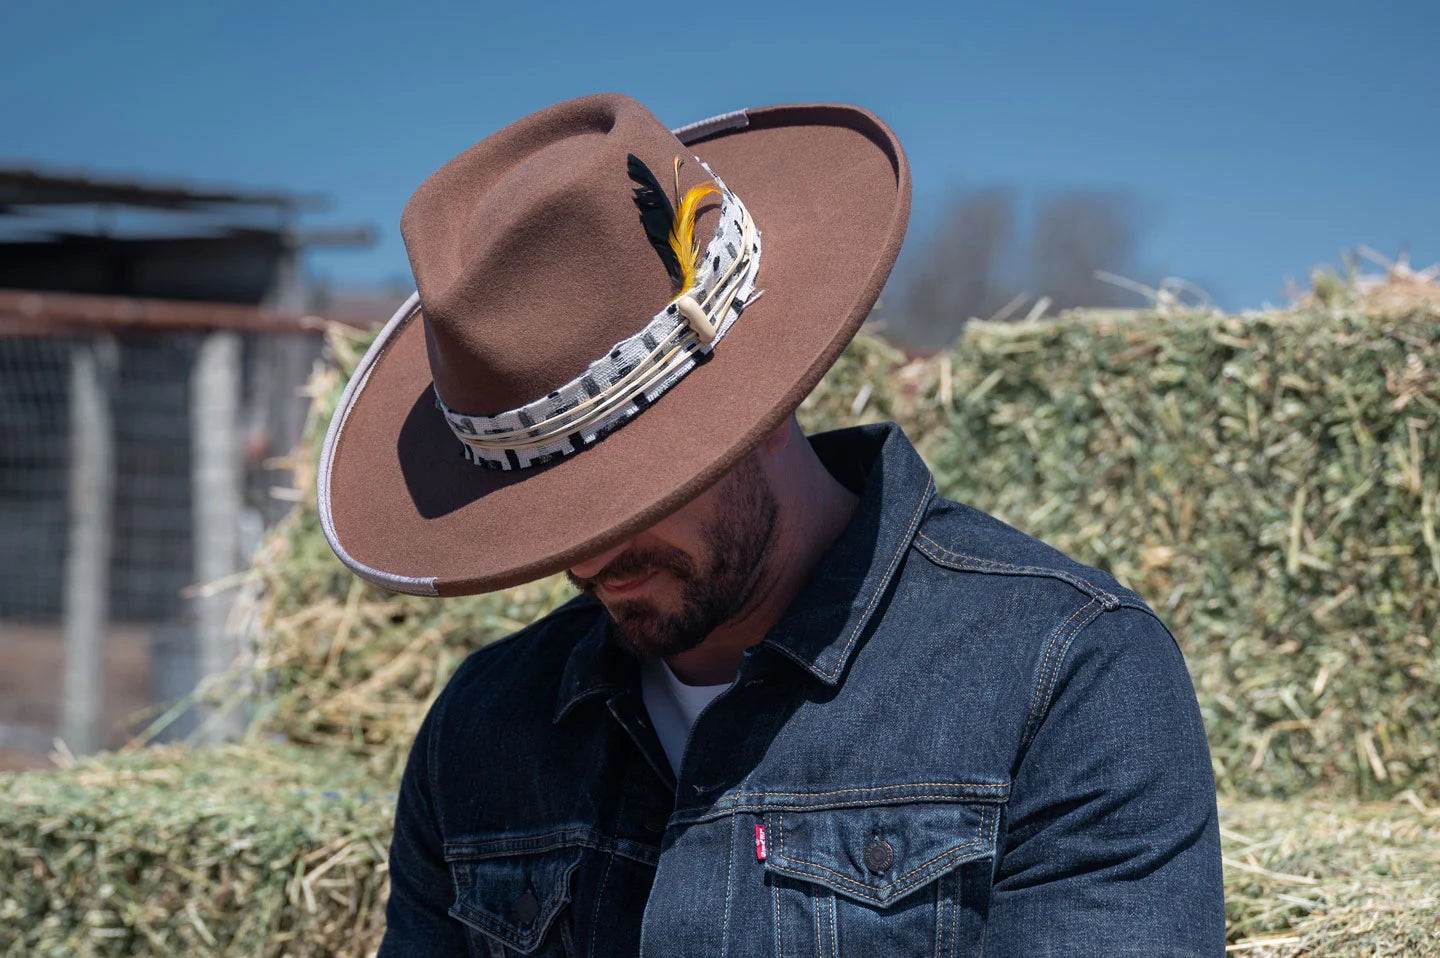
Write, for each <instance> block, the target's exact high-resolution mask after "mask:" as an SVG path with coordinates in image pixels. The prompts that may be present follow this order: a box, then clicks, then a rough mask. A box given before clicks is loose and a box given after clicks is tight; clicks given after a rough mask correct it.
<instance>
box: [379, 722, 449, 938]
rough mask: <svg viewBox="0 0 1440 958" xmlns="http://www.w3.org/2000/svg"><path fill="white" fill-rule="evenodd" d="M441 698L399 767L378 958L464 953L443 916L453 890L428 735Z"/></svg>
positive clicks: (431, 740) (446, 915)
mask: <svg viewBox="0 0 1440 958" xmlns="http://www.w3.org/2000/svg"><path fill="white" fill-rule="evenodd" d="M445 701H446V696H445V695H444V694H442V695H441V696H440V697H439V698H438V699H437V700H436V702H435V704H434V705H433V706H432V707H431V709H430V712H429V714H427V715H426V716H425V721H424V722H422V723H421V725H420V731H419V732H418V733H417V734H416V736H415V742H414V744H413V745H411V747H410V756H409V758H408V759H407V761H406V763H405V773H404V776H403V777H402V778H401V780H400V797H399V801H398V802H397V804H396V808H395V834H394V837H393V838H392V839H391V842H390V900H389V902H388V903H387V904H386V906H385V937H384V939H383V940H382V941H381V943H380V951H379V955H378V958H409V956H412V955H415V956H420V955H427V956H428V955H464V954H466V953H467V948H468V946H467V944H466V937H467V936H466V931H465V927H464V926H463V925H462V924H461V923H460V922H458V921H456V920H455V919H454V918H451V917H450V916H449V910H450V906H451V905H452V904H453V903H454V897H455V895H454V886H453V884H452V882H451V878H450V870H449V868H448V866H446V864H445V858H444V854H443V851H442V839H441V837H440V836H441V831H440V822H439V820H438V818H437V817H436V812H435V802H434V789H435V785H436V783H435V777H434V775H433V774H432V769H433V767H434V751H435V749H434V737H435V735H436V732H435V727H436V726H437V725H439V724H440V720H441V717H442V716H443V711H444V704H443V703H444V702H445Z"/></svg>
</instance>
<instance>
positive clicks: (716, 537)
mask: <svg viewBox="0 0 1440 958" xmlns="http://www.w3.org/2000/svg"><path fill="white" fill-rule="evenodd" d="M721 482H722V483H724V484H725V485H724V488H723V491H722V493H721V495H720V497H719V509H718V511H717V513H716V515H715V516H714V517H713V518H712V519H711V520H710V521H709V522H708V523H707V524H706V525H705V526H704V527H703V531H704V539H703V541H704V542H705V544H706V545H707V546H708V547H709V550H710V565H709V568H706V569H700V568H698V567H697V566H696V564H695V561H694V560H693V559H692V558H691V557H690V556H689V555H687V554H686V553H684V552H681V551H680V550H679V549H672V548H665V547H658V548H648V549H646V548H636V549H631V550H630V551H629V552H626V553H624V554H622V555H621V556H619V557H618V558H616V559H615V561H614V562H611V563H610V564H609V565H608V566H606V567H605V568H604V569H603V570H602V574H601V575H599V576H596V577H595V578H591V579H581V578H579V577H577V576H575V575H574V574H572V573H570V572H566V573H565V575H566V577H567V578H568V579H569V580H570V584H571V585H573V586H575V588H577V589H579V590H580V591H581V592H584V593H585V594H586V595H589V596H592V597H593V596H595V594H596V581H597V579H599V580H611V581H616V582H624V581H627V580H633V579H637V578H639V577H641V576H643V575H646V574H648V573H650V572H655V571H663V572H668V573H669V574H670V575H671V576H672V577H674V579H675V580H676V581H677V582H678V583H679V585H680V589H679V604H678V607H676V608H673V609H672V608H668V607H665V608H662V607H661V606H660V605H657V604H656V603H653V602H651V601H649V600H647V599H621V600H619V601H617V602H614V603H611V604H609V605H607V606H606V608H607V610H608V611H609V613H610V618H611V619H612V620H613V621H614V623H615V634H616V638H617V639H618V640H619V641H620V644H621V645H623V646H624V647H625V648H627V649H629V650H630V651H631V652H632V653H633V654H635V655H636V656H638V657H640V658H642V659H649V658H664V657H666V656H670V655H676V654H678V653H680V652H685V651H688V650H690V649H693V648H695V647H696V646H697V645H699V644H700V643H701V642H703V641H704V640H705V637H706V636H708V635H709V634H710V633H711V632H713V631H715V629H716V628H718V627H719V626H721V625H723V624H724V623H725V622H726V621H728V620H729V619H730V618H732V617H733V616H734V615H735V614H736V613H737V612H739V611H740V609H741V608H742V607H743V606H744V604H745V602H746V600H748V599H749V598H750V595H751V593H752V592H753V591H754V589H755V583H756V582H757V581H759V578H760V575H761V573H762V571H763V570H764V568H765V566H766V560H767V559H768V558H769V555H770V549H771V545H772V542H771V540H772V538H773V536H774V533H775V523H776V518H777V516H778V514H779V505H778V503H777V502H776V501H775V495H774V493H772V492H771V491H770V486H769V485H768V484H767V483H766V481H765V475H764V473H763V472H762V471H761V468H760V465H759V464H758V463H757V462H756V461H755V460H754V458H753V456H747V457H746V458H744V459H743V460H741V462H740V463H739V464H738V465H736V467H735V468H734V469H732V470H731V471H730V472H729V473H727V474H726V475H725V477H724V478H723V479H722V480H721Z"/></svg>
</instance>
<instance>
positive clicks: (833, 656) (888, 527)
mask: <svg viewBox="0 0 1440 958" xmlns="http://www.w3.org/2000/svg"><path fill="white" fill-rule="evenodd" d="M809 440H810V445H811V446H812V447H813V448H814V450H815V454H816V455H817V456H818V457H819V458H820V461H821V463H823V464H824V466H825V468H826V469H828V470H829V471H830V474H831V475H833V476H834V477H835V478H836V479H838V480H839V481H840V482H841V483H842V484H843V485H845V486H846V487H847V488H848V489H850V490H851V491H852V492H855V493H857V494H858V495H859V497H860V501H859V502H858V503H856V506H855V511H854V513H853V514H852V515H851V517H850V522H849V523H848V524H847V525H846V527H845V529H844V531H843V532H841V533H840V536H839V537H838V538H837V539H836V540H835V542H834V544H832V545H831V547H830V549H829V550H828V551H827V552H826V553H825V555H824V556H823V557H822V558H821V560H820V562H819V564H818V565H816V567H815V571H814V573H813V574H812V575H811V577H810V581H809V583H808V584H807V585H806V586H805V588H804V589H802V590H801V592H800V594H799V595H798V596H796V598H795V601H794V602H792V603H791V604H790V607H789V608H788V609H786V610H785V614H784V615H783V616H781V617H780V621H778V622H776V623H775V625H774V626H773V627H772V628H771V629H770V631H769V633H768V634H767V635H766V636H765V638H764V639H763V640H762V641H761V643H760V645H761V646H765V647H768V648H771V649H774V650H775V651H776V652H778V653H780V654H781V655H783V656H785V657H786V658H788V659H790V660H791V661H793V662H795V663H796V664H797V665H799V666H800V667H802V668H804V669H805V670H806V671H808V672H809V673H810V674H811V675H813V676H815V677H816V678H817V679H819V680H820V681H822V682H824V683H825V684H827V685H835V684H837V683H838V682H839V681H840V676H841V675H842V674H843V673H844V670H845V665H846V663H847V662H849V660H850V656H851V654H852V653H853V652H854V650H855V648H856V646H857V645H858V644H859V639H860V636H861V635H862V634H863V633H864V631H865V627H866V625H867V624H869V622H870V621H871V619H872V618H873V617H874V614H875V612H876V611H877V609H879V608H880V606H881V598H882V596H883V595H884V594H885V591H886V589H887V587H888V586H889V585H890V582H891V580H892V579H893V578H894V576H895V572H896V570H897V569H898V568H899V567H900V560H901V559H902V558H903V557H904V555H905V552H906V550H907V549H909V547H910V543H911V542H912V541H913V539H914V538H915V530H916V529H917V528H918V527H919V525H920V520H921V518H922V517H923V516H924V514H925V511H926V507H927V506H928V505H929V503H930V500H931V498H932V496H933V495H934V492H935V484H934V479H933V477H932V476H931V475H930V470H929V468H927V467H926V465H925V463H924V461H923V460H922V459H921V458H920V455H919V453H917V452H916V451H915V447H914V446H912V445H911V444H910V440H909V439H908V438H907V437H906V436H905V433H904V431H902V430H901V428H900V427H899V426H898V425H896V424H895V423H892V422H885V423H875V424H872V425H866V426H854V427H851V428H848V429H836V430H834V431H831V432H825V433H819V434H817V435H814V436H810V437H809ZM587 601H594V600H587ZM595 605H596V607H597V614H596V616H595V621H594V623H593V624H592V625H591V627H590V629H589V630H588V631H587V632H586V634H585V635H584V636H582V637H581V639H580V641H579V642H578V643H577V644H576V646H575V649H574V651H573V652H572V653H571V655H570V659H569V661H568V662H567V663H566V666H565V672H564V675H563V676H562V678H561V681H560V693H559V698H558V701H557V702H556V709H555V721H557V722H558V721H560V720H561V719H562V718H564V716H565V715H566V714H567V713H568V712H569V711H570V709H571V708H572V707H573V706H574V705H575V704H576V703H578V702H579V701H580V700H582V699H585V698H589V697H590V696H592V695H599V694H602V693H606V692H616V691H620V690H624V689H627V688H632V687H634V686H635V684H636V682H637V676H638V674H639V673H638V668H637V665H636V662H635V660H634V658H633V657H632V656H630V655H629V654H628V653H626V652H624V651H623V650H621V649H620V648H619V647H618V646H617V645H616V644H615V643H614V642H613V641H610V639H609V632H610V617H609V615H607V614H606V613H605V611H604V607H603V606H601V605H600V603H599V602H595Z"/></svg>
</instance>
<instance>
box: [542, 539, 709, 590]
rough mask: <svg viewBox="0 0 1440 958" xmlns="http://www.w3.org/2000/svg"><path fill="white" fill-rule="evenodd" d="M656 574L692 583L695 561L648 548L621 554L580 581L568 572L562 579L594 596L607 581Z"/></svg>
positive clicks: (665, 551)
mask: <svg viewBox="0 0 1440 958" xmlns="http://www.w3.org/2000/svg"><path fill="white" fill-rule="evenodd" d="M657 571H664V572H669V573H670V574H671V575H673V576H675V578H677V579H679V580H680V581H681V582H688V581H691V580H693V579H695V578H696V577H697V575H698V571H697V570H696V568H695V563H694V561H693V560H692V559H691V558H690V557H689V556H688V555H686V554H685V553H683V552H681V551H680V550H679V549H658V548H650V549H632V550H630V551H628V552H623V553H621V554H620V555H618V556H616V557H615V559H614V561H613V562H611V563H610V564H609V565H607V566H606V567H605V568H603V569H601V570H600V571H599V572H597V573H595V574H594V575H593V576H590V577H588V578H581V577H580V576H578V575H575V574H574V573H573V572H570V571H569V570H568V569H567V570H566V572H565V578H567V579H569V580H570V584H571V585H573V586H574V587H575V588H576V589H579V590H580V591H581V592H583V593H585V594H586V595H591V596H593V595H594V594H595V590H596V589H597V588H598V587H599V586H601V585H603V584H605V583H607V582H626V581H629V580H631V579H638V578H640V577H641V576H643V575H649V574H650V573H651V572H657Z"/></svg>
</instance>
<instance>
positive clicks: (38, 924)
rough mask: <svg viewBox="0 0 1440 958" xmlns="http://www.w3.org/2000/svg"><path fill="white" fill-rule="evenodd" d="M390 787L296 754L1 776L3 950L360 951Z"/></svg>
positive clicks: (365, 942)
mask: <svg viewBox="0 0 1440 958" xmlns="http://www.w3.org/2000/svg"><path fill="white" fill-rule="evenodd" d="M394 791H395V788H394V785H393V784H390V783H387V782H385V781H383V780H381V781H376V780H375V779H373V778H372V777H370V776H369V775H368V774H367V773H366V772H365V771H364V770H363V769H362V768H361V767H360V766H359V765H358V764H357V763H356V762H355V760H354V759H353V758H351V757H348V756H346V755H344V754H340V755H335V754H332V753H325V752H318V751H314V750H311V751H306V750H302V749H297V748H294V747H292V746H269V747H249V748H242V747H237V746H230V747H225V748H216V749H207V750H199V751H194V752H188V753H187V752H185V751H184V750H183V749H181V748H180V747H174V746H172V747H166V748H155V749H145V750H141V751H139V752H135V753H133V754H129V755H105V756H101V757H98V758H95V759H87V760H84V761H82V762H79V763H78V764H76V765H75V766H74V767H72V768H69V769H66V770H62V771H54V772H30V773H26V774H20V775H4V776H0V809H3V810H4V811H3V813H0V953H3V954H7V955H18V954H25V955H54V956H62V955H63V956H72V955H201V954H221V955H282V954H283V955H290V956H302V955H304V956H309V955H346V956H349V955H354V956H359V955H363V954H367V953H369V952H371V951H372V950H373V948H374V946H375V944H376V942H377V941H378V936H379V934H380V932H381V930H382V928H383V921H384V905H385V898H386V895H387V894H388V886H387V883H386V876H385V869H384V868H383V863H384V861H385V857H386V850H387V847H388V845H389V841H390V825H391V820H392V819H393V817H394V814H395V812H394Z"/></svg>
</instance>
